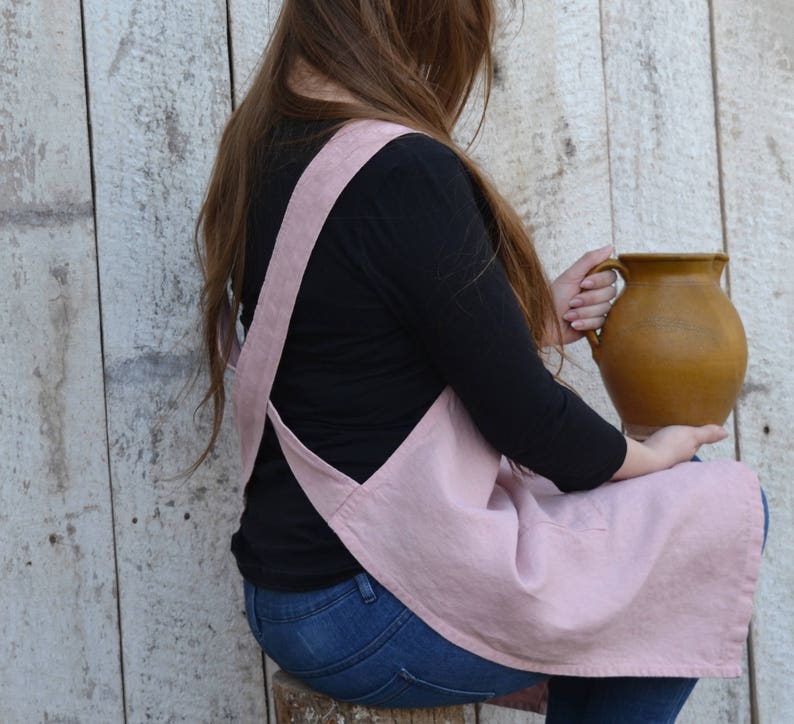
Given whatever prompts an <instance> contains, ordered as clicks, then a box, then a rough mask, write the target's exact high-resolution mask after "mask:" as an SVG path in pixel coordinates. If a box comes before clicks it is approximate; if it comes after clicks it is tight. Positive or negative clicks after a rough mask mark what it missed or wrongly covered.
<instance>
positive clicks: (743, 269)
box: [714, 0, 794, 724]
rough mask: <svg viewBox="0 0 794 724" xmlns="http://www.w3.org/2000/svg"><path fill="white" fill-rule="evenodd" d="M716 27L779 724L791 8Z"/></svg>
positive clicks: (788, 536) (786, 544)
mask: <svg viewBox="0 0 794 724" xmlns="http://www.w3.org/2000/svg"><path fill="white" fill-rule="evenodd" d="M714 27H715V56H716V68H717V88H718V99H719V128H720V139H721V157H722V169H723V188H724V196H725V226H726V232H727V240H728V248H729V250H730V252H731V256H732V258H733V270H732V273H731V291H732V295H733V299H734V301H735V304H736V306H737V307H738V308H739V311H740V312H741V314H742V317H743V319H744V323H745V327H746V329H747V336H748V339H749V342H750V362H749V368H748V375H747V382H746V384H745V388H744V393H743V395H742V398H741V399H740V402H739V406H738V417H739V442H740V449H741V456H742V459H743V460H745V461H746V462H747V463H748V464H749V465H751V466H752V467H753V468H755V469H756V470H758V471H759V474H760V476H761V479H762V482H763V485H764V487H765V489H766V492H767V495H768V498H769V503H770V509H771V517H772V523H771V530H770V538H769V544H768V546H767V549H766V554H765V556H764V562H763V566H762V569H761V580H760V585H759V589H758V591H757V593H756V613H755V623H754V625H753V636H752V652H753V662H754V670H755V700H756V705H757V712H756V715H757V718H756V721H757V722H760V724H777V723H778V722H784V721H792V720H794V689H792V687H791V685H790V682H791V679H792V676H794V662H792V660H791V656H790V652H791V650H792V649H794V609H792V606H791V604H790V601H791V599H792V596H794V568H793V567H792V565H791V561H792V558H793V557H794V492H792V488H791V485H790V482H789V481H790V478H791V470H792V469H794V447H792V445H791V444H790V442H789V439H788V432H789V430H788V428H789V422H790V417H791V409H792V400H794V376H792V372H791V361H790V354H791V349H792V342H794V283H792V280H791V269H792V268H794V237H792V233H791V228H792V227H791V219H792V216H794V181H792V179H793V178H794V160H793V159H794V6H792V4H791V3H790V2H788V0H759V2H755V3H749V4H747V3H741V2H738V0H721V1H720V2H715V3H714Z"/></svg>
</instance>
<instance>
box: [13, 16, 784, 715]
mask: <svg viewBox="0 0 794 724" xmlns="http://www.w3.org/2000/svg"><path fill="white" fill-rule="evenodd" d="M280 4H281V3H280V0H229V1H228V12H229V18H230V23H231V25H230V28H229V29H230V35H231V39H232V47H231V49H229V48H228V47H227V27H226V19H227V7H226V4H225V3H224V2H223V1H222V0H205V1H204V2H201V3H189V2H186V1H185V0H176V1H175V2H173V3H169V4H168V5H167V7H166V5H165V4H164V3H159V4H158V3H123V4H117V3H104V2H99V0H85V1H84V3H83V11H84V15H85V39H86V48H85V50H86V53H87V71H88V92H89V99H90V116H91V129H92V139H93V159H94V169H95V180H96V195H95V205H96V215H97V227H96V234H97V242H98V251H99V270H100V275H99V277H100V278H99V281H100V286H101V298H102V319H103V330H104V341H105V360H104V362H105V371H106V380H105V382H106V386H107V401H108V420H107V424H108V429H109V433H110V438H109V441H110V462H111V469H110V472H111V478H112V490H113V504H114V510H115V536H116V540H117V548H118V552H119V553H118V555H119V559H118V570H119V575H120V579H119V589H120V590H119V594H118V595H119V596H120V599H119V605H120V608H121V630H122V632H123V638H122V640H121V645H122V650H123V662H124V674H125V684H126V717H127V720H128V721H129V722H139V721H145V720H153V721H190V722H216V721H240V722H261V721H266V720H267V718H268V712H267V705H266V696H265V692H264V687H265V684H264V677H263V668H265V669H266V670H267V674H268V678H271V677H272V674H273V670H274V664H273V663H272V662H267V664H266V666H265V667H263V666H262V657H261V654H260V652H259V651H258V649H257V647H256V644H255V643H254V641H253V638H252V637H251V636H250V634H249V632H248V630H247V626H246V624H245V620H244V617H243V612H242V596H241V593H240V585H239V577H238V575H237V573H236V571H235V569H234V566H233V562H232V559H231V557H230V554H229V552H228V538H229V533H230V532H231V531H232V530H233V529H234V527H235V524H236V518H237V516H238V514H239V512H240V507H241V500H240V493H241V491H240V485H239V482H238V471H237V469H236V462H235V461H236V457H237V455H236V443H235V441H234V435H233V433H232V432H231V429H230V426H229V425H227V426H226V428H225V430H224V434H223V437H222V440H221V443H220V446H219V448H218V451H217V454H216V455H214V456H213V457H212V459H211V460H210V461H209V463H208V464H207V465H206V466H205V467H204V468H203V469H202V470H201V471H200V472H199V473H198V474H197V475H196V476H195V477H194V478H193V479H191V480H190V481H187V482H184V481H181V480H180V481H169V480H167V479H166V478H167V477H168V476H169V475H173V474H174V473H176V472H178V471H179V470H180V469H183V468H184V467H186V466H187V465H188V464H189V462H190V461H191V460H192V459H193V458H194V457H195V455H197V454H198V452H199V451H200V448H201V441H202V440H203V439H204V437H205V436H206V433H207V429H206V424H205V423H203V422H200V424H199V426H198V428H197V426H196V425H195V424H194V423H193V420H192V409H193V407H194V405H195V403H196V401H197V395H198V388H197V389H194V390H192V391H189V392H187V393H185V394H184V395H183V394H182V392H183V386H184V384H185V382H186V381H187V378H188V376H189V374H190V372H191V371H192V369H193V367H194V365H195V364H196V363H197V354H198V353H197V350H198V348H199V340H198V338H197V317H196V313H195V299H196V295H197V290H198V276H197V273H196V269H195V265H194V262H193V253H192V249H191V236H192V225H193V221H194V219H195V217H196V213H197V211H198V208H199V205H200V201H201V197H202V193H203V190H204V186H205V183H206V180H207V177H208V174H209V169H210V166H211V162H212V159H213V157H214V152H215V148H216V144H217V140H218V137H219V134H220V130H221V128H222V127H223V123H224V122H225V120H226V118H227V116H228V114H229V112H230V110H231V97H232V88H231V87H230V82H229V80H230V75H231V76H232V77H233V79H234V89H233V90H234V96H235V97H236V98H237V100H239V99H240V98H241V97H242V95H243V94H244V92H245V89H246V88H247V86H248V82H249V79H250V74H251V72H252V70H253V68H254V67H255V65H256V61H257V60H258V58H259V55H260V53H261V51H262V49H263V47H264V45H265V42H266V39H267V37H268V35H269V32H270V29H271V27H272V22H273V20H274V18H275V15H276V13H277V12H278V10H279V7H280ZM7 5H8V7H6V8H4V10H3V12H2V14H0V29H1V30H2V37H3V39H4V41H3V45H2V46H0V69H2V71H3V72H2V74H0V91H1V94H2V98H3V103H2V104H0V188H1V189H2V192H3V193H2V196H0V283H3V284H4V288H5V289H6V290H8V293H7V294H6V295H4V296H3V297H2V302H0V355H2V364H3V366H2V368H0V411H1V412H3V413H4V414H5V418H4V419H6V420H7V421H8V423H9V424H7V425H6V426H5V428H4V429H3V432H2V433H0V440H2V446H3V455H0V475H2V479H3V480H4V481H5V482H4V484H3V485H2V486H0V525H1V526H2V529H3V532H4V540H8V541H12V543H11V544H6V545H5V546H3V548H2V550H0V564H2V566H3V570H4V571H5V573H6V579H7V580H10V581H11V585H10V586H9V585H6V586H4V587H2V589H0V606H2V608H3V610H4V612H5V615H4V616H3V618H2V623H0V636H2V641H3V643H6V642H7V643H8V650H9V651H10V654H7V655H6V656H5V657H4V658H3V660H2V663H0V721H3V722H6V721H8V722H14V723H15V722H19V721H46V720H50V721H59V720H61V721H79V722H94V721H96V722H103V723H104V722H116V721H119V722H120V721H123V720H124V716H125V714H124V701H123V700H122V691H123V689H122V684H121V667H120V656H119V651H120V649H119V630H118V628H119V621H118V620H117V613H116V611H117V609H116V598H115V596H116V585H115V579H114V575H115V567H114V530H113V527H112V518H111V510H110V503H111V497H110V487H109V480H108V466H107V464H108V460H107V454H106V450H107V447H106V446H107V437H106V432H105V411H104V406H103V384H102V360H101V357H100V338H99V304H98V299H97V290H96V281H97V280H96V258H95V251H94V223H93V214H92V212H93V207H92V196H91V176H90V159H89V154H88V131H87V118H86V110H85V100H86V98H85V91H84V89H83V80H84V79H83V65H82V57H81V37H80V11H81V8H80V5H79V4H78V3H76V2H74V0H70V2H67V3H60V4H56V3H53V2H47V1H46V0H28V1H27V2H17V3H11V4H7ZM511 5H512V4H511V3H509V2H507V0H503V1H502V2H501V3H500V7H501V9H502V12H503V15H504V16H505V23H504V24H503V26H502V28H501V30H500V34H499V37H498V43H497V58H498V73H497V81H496V85H495V87H494V92H493V96H492V101H491V106H490V109H489V115H488V120H487V123H486V126H485V128H484V130H483V133H482V135H481V137H480V139H479V141H478V142H477V144H476V145H475V146H474V148H473V149H472V153H473V155H474V156H475V157H476V158H477V159H478V160H480V161H481V162H482V164H483V166H484V167H485V168H486V169H487V170H488V171H489V172H490V173H491V175H492V176H493V177H494V178H495V180H496V181H497V184H498V185H499V187H500V189H501V190H502V191H503V192H504V194H505V195H506V196H507V197H508V198H509V199H510V200H511V201H513V202H514V203H515V204H516V206H517V207H518V209H519V211H520V213H521V214H522V216H523V217H524V218H525V219H526V221H527V223H529V224H531V225H532V227H533V229H534V233H535V238H536V242H537V245H538V249H539V252H540V254H541V257H542V258H543V259H544V261H545V262H546V263H547V265H548V269H549V273H550V274H551V275H554V274H556V273H558V272H559V271H561V270H562V269H563V268H564V267H565V266H566V265H567V264H569V263H570V262H572V261H573V260H574V259H575V258H576V257H578V256H579V255H580V254H581V253H582V252H583V251H585V250H586V249H590V248H594V247H598V246H601V245H603V244H607V243H610V242H613V241H614V242H615V244H616V246H617V249H618V251H619V252H628V251H643V250H654V251H659V250H664V251H678V250H681V251H701V250H708V251H717V250H720V249H722V248H725V249H726V250H727V251H728V252H729V253H730V254H731V256H732V262H731V269H730V285H729V287H730V291H731V294H732V298H733V300H734V303H735V304H736V306H737V308H738V309H739V311H740V313H741V315H742V317H743V319H744V321H745V325H746V327H747V332H748V341H749V343H750V368H749V373H748V383H747V385H746V388H745V391H744V395H743V397H742V400H741V401H740V404H739V407H738V415H737V416H736V420H735V423H736V428H737V430H738V443H739V446H738V447H739V452H740V453H741V457H742V459H744V460H745V461H746V462H748V463H749V464H750V465H751V466H752V467H754V468H756V469H758V470H759V471H760V472H761V475H762V477H763V479H764V484H765V486H766V489H767V492H768V494H769V498H770V503H771V506H772V515H773V520H772V532H771V538H770V542H769V546H768V549H767V554H766V560H765V563H764V570H763V573H762V581H761V587H760V590H759V594H758V597H757V601H758V606H757V615H756V621H755V627H754V637H753V646H752V652H751V653H752V663H753V670H752V671H751V672H750V673H751V675H754V678H753V681H752V686H751V685H750V681H749V680H748V677H747V676H745V677H743V678H742V679H739V680H737V681H735V682H721V681H703V682H701V683H700V684H699V685H698V687H697V689H696V693H695V695H694V696H693V698H692V700H691V702H690V703H689V704H688V705H687V708H686V709H685V712H684V714H683V716H682V717H681V721H682V722H690V723H695V722H697V724H701V722H706V721H709V722H711V721H714V722H721V723H722V722H728V723H733V722H736V723H737V724H738V723H743V722H748V721H749V720H750V708H751V707H750V701H751V693H752V694H754V703H755V707H756V711H757V717H756V719H755V721H757V722H760V723H761V724H779V722H784V721H789V720H792V719H794V694H792V690H791V687H790V686H788V679H790V678H791V675H792V673H794V671H793V670H794V665H792V663H791V661H790V660H789V658H790V657H789V652H790V651H791V649H792V648H794V640H793V639H794V614H792V608H791V606H790V605H789V604H788V602H789V601H790V600H791V598H792V594H794V568H793V567H792V565H791V560H792V552H794V537H793V536H792V533H791V531H792V529H793V525H792V524H794V520H793V519H792V518H794V515H793V514H792V513H791V511H792V510H794V499H792V494H791V493H790V491H789V489H788V487H787V481H788V477H789V475H790V470H791V469H792V468H794V452H792V447H791V446H790V445H788V443H787V441H786V440H785V438H784V435H785V431H786V429H787V428H786V423H787V416H788V413H789V411H790V410H791V400H792V399H794V377H793V376H792V374H791V372H790V369H789V367H790V365H789V364H788V359H787V357H786V356H785V355H786V353H787V351H788V350H790V349H791V346H792V341H793V338H794V322H793V321H792V319H794V284H793V283H792V282H791V279H790V269H791V268H793V267H794V238H793V237H792V232H791V218H792V215H793V213H794V185H793V184H792V176H793V175H794V169H793V168H792V164H794V161H792V159H794V5H792V4H791V3H790V2H789V0H759V1H758V2H756V3H750V4H747V3H740V2H738V0H711V2H710V3H706V2H703V1H702V0H697V1H696V0H672V1H671V2H670V3H665V4H660V3H651V2H649V1H648V0H639V2H629V1H628V0H601V2H599V1H598V0H571V1H569V2H565V3H560V2H554V0H539V1H538V2H533V3H523V8H522V7H521V6H522V4H521V3H517V4H515V5H513V6H512V7H511ZM710 8H711V9H712V10H713V13H712V16H711V17H710V15H709V10H710ZM710 23H711V24H712V26H713V31H714V32H713V35H712V36H710V34H709V30H710ZM712 41H713V47H712ZM229 50H231V60H232V67H231V68H230V64H229V60H230V55H229ZM712 51H713V56H714V58H715V60H716V63H714V64H713V63H712ZM715 78H716V81H717V82H716V90H717V105H716V109H715V95H714V92H715V83H714V80H715ZM715 110H716V120H717V121H718V123H715ZM477 111H478V107H477V104H476V103H474V104H472V108H471V111H470V112H469V113H468V114H467V115H466V117H465V118H464V120H463V122H462V123H461V125H460V128H459V132H458V137H459V139H460V140H462V141H466V140H468V139H469V138H470V137H471V132H472V129H473V126H474V125H476V122H477V120H478V114H477ZM720 171H721V174H720ZM721 191H722V194H721V193H720V192H721ZM721 212H722V214H721ZM577 347H578V349H577ZM577 347H574V350H573V357H574V361H575V362H577V363H579V364H580V365H581V369H580V370H576V369H575V368H573V367H571V366H569V367H567V368H566V370H567V371H566V372H565V373H564V376H565V377H566V379H568V380H570V381H571V382H572V383H573V384H574V386H575V387H576V388H577V389H578V390H580V391H581V392H582V393H583V395H584V396H585V398H586V399H587V400H588V401H590V402H591V403H592V404H594V405H595V406H596V408H597V409H599V410H600V411H602V413H603V414H605V415H606V416H608V417H609V418H610V419H612V420H613V421H616V420H617V418H616V416H615V415H614V413H613V412H612V407H611V405H610V403H609V402H608V401H607V398H606V395H605V394H604V392H603V390H602V387H601V383H600V381H599V380H598V377H597V374H596V370H595V367H594V365H593V363H592V362H591V360H590V358H589V357H590V355H589V350H588V349H587V347H586V345H585V344H584V343H580V344H579V345H577ZM199 387H200V385H199ZM733 452H734V447H733V442H730V443H725V444H723V445H721V446H718V448H717V449H716V450H714V451H709V452H708V453H707V455H709V456H711V455H715V454H728V455H730V454H732V453H733ZM9 481H10V482H9ZM42 622H44V625H42ZM31 681H32V682H35V686H31V685H30V682H31ZM751 689H752V692H751ZM271 703H272V702H271ZM467 711H471V712H473V711H474V709H473V708H469V710H467ZM472 716H473V715H472ZM478 716H479V718H480V719H481V720H483V721H487V722H489V724H508V723H509V722H518V721H523V722H526V721H532V722H535V721H537V722H540V721H542V719H541V717H537V716H535V715H527V714H525V713H523V712H514V711H509V710H505V709H499V708H496V707H493V706H491V705H487V704H484V705H480V706H479V707H478ZM469 718H472V717H469ZM270 719H271V721H273V720H274V719H275V712H274V710H271V714H270Z"/></svg>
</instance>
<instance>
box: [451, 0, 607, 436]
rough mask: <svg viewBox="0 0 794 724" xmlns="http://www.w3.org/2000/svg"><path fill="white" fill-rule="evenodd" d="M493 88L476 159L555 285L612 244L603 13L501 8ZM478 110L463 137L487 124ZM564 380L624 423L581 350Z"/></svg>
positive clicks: (579, 5)
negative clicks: (527, 230) (523, 226)
mask: <svg viewBox="0 0 794 724" xmlns="http://www.w3.org/2000/svg"><path fill="white" fill-rule="evenodd" d="M499 5H500V9H501V13H500V17H501V22H500V25H499V28H498V30H499V33H498V37H497V43H496V49H495V56H496V62H497V68H496V78H495V82H494V86H493V92H492V96H491V101H490V105H489V108H488V114H487V116H486V120H485V125H484V127H483V129H482V132H481V135H480V136H479V137H478V139H477V140H476V143H475V145H474V147H473V148H472V155H473V156H474V157H475V158H476V159H477V160H478V161H479V162H480V163H481V164H482V166H483V168H484V169H485V170H486V171H487V172H488V173H489V174H490V175H491V177H492V178H493V179H494V181H495V182H496V184H497V187H498V188H499V190H500V191H501V193H503V194H504V196H505V197H506V198H507V199H508V200H509V201H510V202H511V203H513V204H514V205H515V207H516V208H517V209H518V211H519V213H520V214H521V216H522V218H523V219H524V220H525V221H526V223H527V224H528V225H529V226H530V227H531V229H532V230H533V235H534V239H535V244H536V246H537V249H538V254H539V255H540V257H541V260H542V261H543V262H544V264H545V265H546V269H547V272H548V274H549V276H550V277H551V278H554V277H555V276H557V275H558V274H559V273H560V272H562V271H563V270H564V269H565V268H566V267H568V266H569V265H570V264H572V263H573V262H574V261H575V260H576V259H577V258H578V257H580V256H581V255H582V254H583V253H584V252H586V251H589V250H590V249H595V248H598V247H601V246H604V245H606V244H611V243H612V214H611V207H610V193H609V163H608V149H607V127H606V119H605V114H604V79H603V75H602V70H601V40H600V32H599V16H598V4H597V2H593V1H592V0H574V1H573V2H565V3H560V2H555V1H554V0H541V1H539V2H532V3H524V4H523V8H522V7H521V3H517V4H512V3H510V2H505V1H503V2H501V3H500V4H499ZM480 112H481V106H480V105H478V103H477V102H476V100H475V102H473V103H472V104H471V107H470V109H469V110H468V111H467V112H466V113H464V116H463V118H462V122H461V124H460V126H459V128H458V130H457V133H456V136H457V138H458V140H459V141H460V142H461V143H462V144H464V145H465V144H466V143H468V142H469V141H470V140H471V138H472V136H473V133H474V130H475V129H476V126H477V123H478V122H479V120H480ZM566 352H567V353H568V354H569V355H570V358H571V360H570V363H568V364H566V365H565V367H564V368H563V373H562V376H563V378H564V379H565V380H566V381H567V382H569V383H570V384H572V385H573V387H574V388H575V389H576V390H577V391H578V392H579V393H580V394H581V395H582V396H583V397H584V399H586V400H587V402H588V403H589V404H590V405H592V406H593V407H594V408H595V409H597V410H598V411H599V412H600V413H601V414H602V415H603V416H604V417H606V418H607V419H609V420H611V421H612V422H614V423H617V422H618V418H617V415H616V414H615V412H614V409H613V407H612V405H611V403H610V402H609V399H608V397H607V395H606V393H605V391H604V388H603V385H602V384H601V381H600V379H599V378H598V375H597V374H596V373H595V367H594V363H593V361H592V357H591V354H590V349H589V347H588V346H587V343H586V342H584V341H581V342H578V343H576V344H575V345H573V346H571V347H569V348H568V349H567V350H566Z"/></svg>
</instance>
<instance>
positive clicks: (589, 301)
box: [568, 287, 617, 309]
mask: <svg viewBox="0 0 794 724" xmlns="http://www.w3.org/2000/svg"><path fill="white" fill-rule="evenodd" d="M616 294H617V291H616V290H615V287H602V288H599V289H594V290H593V291H591V292H579V294H577V295H576V296H575V297H574V298H573V299H571V301H570V302H569V303H568V306H569V307H571V309H577V308H580V307H581V308H583V307H593V306H595V305H596V304H603V303H604V302H610V301H611V300H613V299H614V298H615V295H616Z"/></svg>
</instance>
